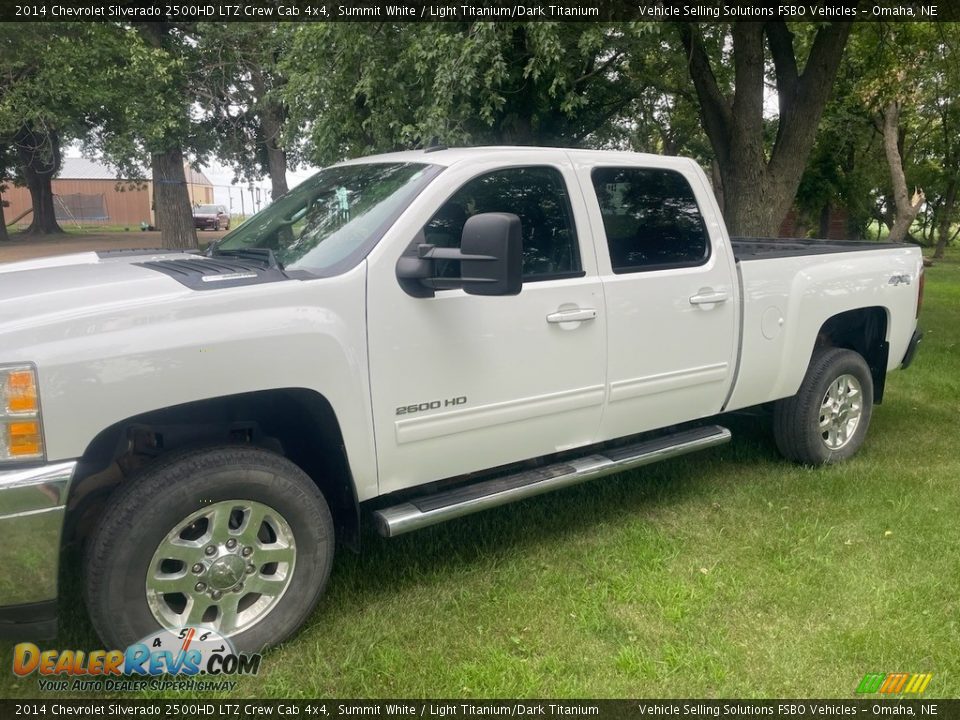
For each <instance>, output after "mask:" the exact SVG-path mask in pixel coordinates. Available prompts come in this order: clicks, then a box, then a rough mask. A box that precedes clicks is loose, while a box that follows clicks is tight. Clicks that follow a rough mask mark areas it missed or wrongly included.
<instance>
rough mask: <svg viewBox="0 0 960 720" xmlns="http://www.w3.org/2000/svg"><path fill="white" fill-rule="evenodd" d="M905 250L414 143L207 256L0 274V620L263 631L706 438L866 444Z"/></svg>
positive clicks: (121, 640) (650, 160) (693, 180)
mask: <svg viewBox="0 0 960 720" xmlns="http://www.w3.org/2000/svg"><path fill="white" fill-rule="evenodd" d="M922 272H923V266H922V260H921V256H920V252H919V250H918V249H917V248H914V247H907V246H899V245H897V246H894V245H882V244H877V243H823V242H813V241H809V242H808V241H783V242H775V241H764V240H739V241H738V240H733V241H732V240H731V239H730V238H729V237H728V235H727V232H726V230H725V228H724V225H723V222H722V220H721V217H720V211H719V209H718V207H717V204H716V201H715V200H714V197H713V195H712V193H711V190H710V188H709V186H708V183H707V180H706V178H705V176H704V174H703V172H702V171H701V170H700V168H699V167H698V166H697V165H696V164H695V163H694V162H692V161H690V160H686V159H681V158H667V157H656V156H650V155H639V154H632V153H618V152H592V151H579V150H563V149H549V148H474V149H462V150H455V149H443V148H441V149H436V150H433V149H430V150H427V151H416V152H404V153H397V154H390V155H382V156H377V157H369V158H363V159H360V160H354V161H349V162H345V163H342V164H340V165H336V166H333V167H329V168H327V169H325V170H322V171H321V172H320V173H318V174H317V175H316V176H314V177H313V178H312V179H310V180H308V181H306V182H304V183H303V184H301V185H300V186H298V187H297V188H295V189H294V190H293V191H291V192H290V193H289V194H287V195H286V196H284V197H282V198H280V199H279V200H277V201H276V202H274V203H273V204H272V205H271V206H270V207H268V208H267V209H265V210H264V211H263V212H261V213H259V214H258V215H256V216H254V217H253V218H252V219H250V220H248V221H247V222H245V223H244V224H243V225H241V226H240V227H238V228H236V229H235V230H233V232H232V233H230V234H228V235H227V236H226V237H224V238H223V239H222V240H221V241H220V242H218V243H217V244H216V245H215V246H213V247H212V248H211V249H209V250H208V251H206V253H205V254H202V255H201V254H190V253H183V252H174V251H153V252H150V251H118V252H105V253H92V252H91V253H81V254H75V255H66V256H62V257H57V258H48V259H42V260H34V261H27V262H18V263H12V264H7V265H2V266H0V528H2V530H3V535H4V537H6V538H8V539H12V538H16V541H11V542H6V543H4V545H3V550H2V551H0V552H2V554H3V562H2V564H0V567H2V568H3V573H4V575H3V577H2V578H0V605H2V606H3V607H2V609H0V619H2V620H4V621H5V623H6V625H5V627H6V629H7V631H8V632H11V631H13V630H16V629H18V628H19V629H20V630H21V631H24V632H30V633H33V634H34V636H36V634H38V633H40V632H41V631H47V632H50V631H52V630H54V629H55V627H56V625H55V621H56V617H55V600H56V597H57V575H58V564H59V558H60V554H61V548H62V546H63V545H64V544H66V543H68V542H70V541H73V540H77V539H80V540H82V542H83V544H84V546H85V550H84V563H83V568H82V572H83V575H84V580H83V582H84V594H85V602H86V605H87V609H88V612H89V614H90V616H91V618H92V620H93V623H94V626H95V628H96V629H97V631H98V633H99V634H100V635H101V637H102V639H103V641H104V642H105V643H107V647H118V648H122V647H125V646H126V645H128V644H130V643H131V642H135V641H137V640H138V639H140V638H142V637H144V636H146V635H147V634H149V633H152V632H156V631H157V630H158V629H159V628H168V629H173V630H176V629H177V628H183V627H186V626H190V627H196V626H202V627H209V628H213V629H215V630H217V631H218V632H219V633H220V634H221V635H223V636H228V637H230V638H231V639H232V641H233V642H234V643H235V645H236V647H237V648H238V649H240V650H250V649H259V648H261V647H263V646H265V645H267V644H272V643H276V642H280V641H281V640H283V639H284V638H286V637H288V636H289V635H290V634H291V633H293V632H294V630H296V628H297V627H298V626H299V625H300V624H301V623H302V622H303V621H304V620H305V619H306V618H307V616H308V615H309V613H310V612H311V610H312V609H313V607H314V606H315V604H316V602H317V600H318V598H319V597H320V595H321V593H322V591H323V589H324V586H325V584H326V582H327V577H328V575H329V572H330V567H331V563H332V560H333V554H334V541H335V538H336V539H337V540H339V541H341V543H342V544H346V545H348V546H349V545H356V539H357V538H358V536H359V531H360V523H361V521H362V520H364V519H366V520H372V521H373V522H374V523H375V525H376V527H377V529H378V530H379V531H380V532H381V533H382V534H383V535H386V536H393V535H397V534H400V533H404V532H407V531H409V530H413V529H416V528H420V527H424V526H427V525H430V524H433V523H436V522H440V521H443V520H447V519H450V518H455V517H458V516H461V515H465V514H467V513H470V512H474V511H477V510H482V509H485V508H489V507H492V506H495V505H500V504H503V503H506V502H510V501H513V500H518V499H521V498H525V497H529V496H532V495H535V494H538V493H542V492H545V491H548V490H552V489H555V488H560V487H564V486H566V485H570V484H572V483H576V482H580V481H582V480H585V479H588V478H594V477H598V476H602V475H605V474H609V473H613V472H617V471H620V470H624V469H628V468H632V467H637V466H640V465H643V464H646V463H650V462H654V461H657V460H661V459H665V458H670V457H673V456H676V455H680V454H682V453H687V452H691V451H694V450H699V449H704V448H709V447H711V446H714V445H717V444H719V443H723V442H725V441H727V440H728V439H729V437H730V433H729V431H728V430H727V429H725V428H723V427H720V426H718V425H716V424H713V423H711V422H709V421H708V420H707V419H709V418H712V417H714V416H716V415H718V414H720V413H724V412H728V411H732V410H737V409H740V408H746V407H750V406H756V405H760V404H764V403H768V402H770V401H776V402H775V404H774V409H773V431H774V434H775V437H776V442H777V445H778V447H779V448H780V450H781V451H782V453H783V455H785V456H786V457H787V458H789V459H791V460H794V461H798V462H801V463H810V464H822V463H831V462H835V461H838V460H843V459H845V458H847V457H849V456H850V455H852V454H853V453H855V452H856V451H857V449H858V448H859V447H860V445H861V444H862V443H863V440H864V436H865V434H866V432H867V426H868V424H869V422H870V415H871V412H872V409H873V405H874V404H875V403H876V402H879V400H880V399H881V397H882V394H883V387H884V380H885V377H886V373H887V372H888V371H889V370H892V369H894V368H897V367H898V366H901V365H907V364H909V362H910V360H911V359H912V357H913V353H914V351H915V349H916V346H917V343H918V341H919V338H920V335H919V332H918V331H917V316H918V311H919V306H920V301H921V296H922V286H923V282H922V281H923V275H922Z"/></svg>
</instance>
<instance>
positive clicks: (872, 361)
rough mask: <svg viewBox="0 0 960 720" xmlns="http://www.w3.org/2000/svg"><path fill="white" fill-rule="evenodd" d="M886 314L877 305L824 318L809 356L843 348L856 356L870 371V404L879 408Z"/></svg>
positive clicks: (883, 382) (886, 350)
mask: <svg viewBox="0 0 960 720" xmlns="http://www.w3.org/2000/svg"><path fill="white" fill-rule="evenodd" d="M889 326H890V311H889V310H888V309H887V308H885V307H883V306H879V305H875V306H871V307H863V308H857V309H854V310H846V311H844V312H841V313H837V314H836V315H833V316H831V317H829V318H827V319H826V320H825V321H824V323H823V324H822V325H821V326H820V329H819V331H818V332H817V338H816V341H815V343H814V347H813V350H812V351H811V353H810V357H811V359H812V358H813V354H814V353H815V352H816V351H817V350H818V349H820V348H824V347H837V348H846V349H847V350H853V351H854V352H857V353H859V354H860V355H861V356H862V357H863V359H864V360H866V362H867V366H868V367H869V368H870V376H871V378H872V379H873V401H874V404H877V405H879V404H880V403H881V402H882V400H883V391H884V387H885V385H886V380H887V359H888V357H889V354H890V343H889V342H888V341H887V333H888V328H889Z"/></svg>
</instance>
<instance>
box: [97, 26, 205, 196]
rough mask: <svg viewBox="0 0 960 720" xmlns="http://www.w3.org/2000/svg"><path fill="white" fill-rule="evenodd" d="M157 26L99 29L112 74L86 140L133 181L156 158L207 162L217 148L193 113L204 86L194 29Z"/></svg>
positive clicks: (104, 79) (105, 81)
mask: <svg viewBox="0 0 960 720" xmlns="http://www.w3.org/2000/svg"><path fill="white" fill-rule="evenodd" d="M155 25H156V24H151V23H145V24H143V25H141V26H122V25H107V26H98V27H99V28H100V31H101V37H100V39H99V40H98V47H99V48H101V49H102V50H104V51H105V52H107V53H109V54H108V55H107V56H106V57H104V58H102V60H103V62H105V63H107V64H108V67H109V70H108V72H107V73H106V75H105V77H104V78H103V85H104V89H103V91H102V92H103V94H104V101H103V103H102V104H101V105H100V106H99V109H98V111H96V112H94V113H93V115H92V118H91V120H92V122H91V125H92V127H91V128H90V130H89V132H88V133H87V135H86V136H85V137H84V138H83V139H84V140H85V142H86V145H87V147H88V149H90V150H93V151H97V152H100V153H102V154H103V155H104V156H105V157H106V158H107V159H108V160H109V161H110V162H112V163H113V164H114V165H116V166H117V167H119V168H120V169H121V171H122V172H123V174H124V175H126V176H128V177H133V178H136V177H140V173H141V172H142V169H143V167H144V165H145V164H146V163H149V158H150V155H151V154H152V153H160V152H164V151H167V150H169V149H170V148H172V147H175V146H180V147H183V148H184V149H185V150H188V151H190V152H191V153H192V154H193V155H194V156H196V157H203V156H204V155H206V154H207V153H208V152H209V151H210V149H211V147H212V140H211V137H210V135H209V134H208V133H207V132H205V131H204V128H202V127H201V126H200V125H199V124H198V123H197V122H195V121H194V119H193V116H192V111H191V109H192V104H193V102H194V99H195V88H196V87H197V84H198V82H199V74H198V70H197V67H198V63H197V52H196V43H195V41H194V40H193V38H192V37H191V34H190V33H191V31H192V28H191V27H190V26H185V27H167V26H165V25H164V26H155Z"/></svg>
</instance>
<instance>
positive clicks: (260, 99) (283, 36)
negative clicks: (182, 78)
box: [194, 23, 299, 182]
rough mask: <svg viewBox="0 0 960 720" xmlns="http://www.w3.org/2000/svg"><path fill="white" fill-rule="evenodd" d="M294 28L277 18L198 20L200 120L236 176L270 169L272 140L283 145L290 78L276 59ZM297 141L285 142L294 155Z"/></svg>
mask: <svg viewBox="0 0 960 720" xmlns="http://www.w3.org/2000/svg"><path fill="white" fill-rule="evenodd" d="M291 34H292V33H291V28H290V27H289V26H287V25H279V24H277V23H201V24H199V25H198V26H197V32H196V39H197V45H196V52H197V60H196V64H197V75H198V78H197V82H196V83H195V93H194V97H195V98H196V101H197V103H198V107H199V108H200V110H201V112H202V118H201V125H202V126H203V127H204V128H205V129H206V130H207V132H208V133H209V134H210V136H211V138H212V139H213V142H214V144H215V147H214V150H215V152H216V155H217V157H218V158H219V159H220V160H221V161H223V162H226V163H229V164H230V165H231V166H232V167H233V170H234V172H235V174H236V176H237V178H238V179H240V180H243V181H248V182H253V181H256V180H259V179H260V178H262V177H263V176H265V175H267V174H268V173H269V157H268V154H267V147H268V143H275V144H279V145H281V146H283V138H282V137H281V135H280V133H282V130H283V126H284V124H285V123H286V116H287V108H286V103H285V102H284V100H283V98H282V95H281V89H282V86H283V85H284V84H285V82H286V78H285V77H284V76H283V74H282V73H281V72H280V69H279V67H278V62H279V61H280V59H281V58H282V57H284V56H285V55H286V54H287V53H288V52H289V48H288V45H289V41H290V38H291ZM298 146H299V143H298V142H297V141H296V139H294V140H293V141H292V142H291V143H290V145H289V146H283V150H284V151H285V155H286V156H287V158H291V159H293V160H294V163H293V164H295V159H296V151H297V149H298Z"/></svg>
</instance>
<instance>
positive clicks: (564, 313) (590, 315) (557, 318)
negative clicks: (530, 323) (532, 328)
mask: <svg viewBox="0 0 960 720" xmlns="http://www.w3.org/2000/svg"><path fill="white" fill-rule="evenodd" d="M596 317H597V311H596V310H594V309H593V308H577V309H576V310H559V311H557V312H555V313H550V314H549V315H547V322H548V323H565V322H582V321H584V320H595V319H596Z"/></svg>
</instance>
